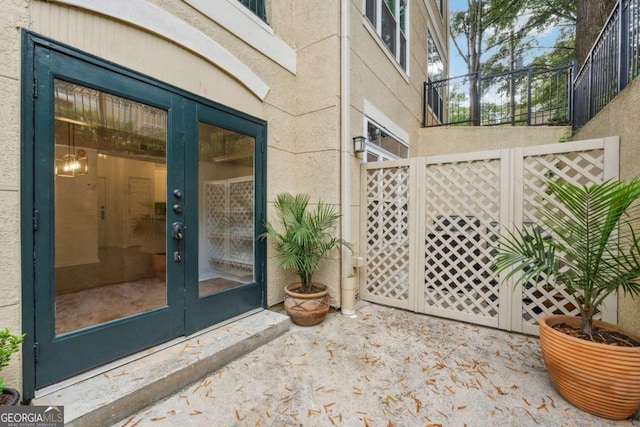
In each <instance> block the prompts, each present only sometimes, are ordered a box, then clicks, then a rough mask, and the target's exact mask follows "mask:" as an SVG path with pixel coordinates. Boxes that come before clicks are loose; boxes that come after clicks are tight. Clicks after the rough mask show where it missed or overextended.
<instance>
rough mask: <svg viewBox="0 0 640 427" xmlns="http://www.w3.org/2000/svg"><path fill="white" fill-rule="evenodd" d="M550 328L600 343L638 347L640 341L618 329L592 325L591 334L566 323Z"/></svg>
mask: <svg viewBox="0 0 640 427" xmlns="http://www.w3.org/2000/svg"><path fill="white" fill-rule="evenodd" d="M552 328H553V329H555V330H556V331H558V332H562V333H563V334H567V335H569V336H572V337H575V338H580V339H583V340H587V341H591V342H596V343H600V344H609V345H619V346H622V347H640V341H638V340H636V339H635V338H633V337H630V336H629V335H627V334H625V333H623V332H620V331H610V330H607V329H604V328H598V327H594V328H593V334H591V335H588V334H583V333H581V332H580V328H576V327H573V326H571V325H567V324H566V323H559V324H557V325H553V326H552Z"/></svg>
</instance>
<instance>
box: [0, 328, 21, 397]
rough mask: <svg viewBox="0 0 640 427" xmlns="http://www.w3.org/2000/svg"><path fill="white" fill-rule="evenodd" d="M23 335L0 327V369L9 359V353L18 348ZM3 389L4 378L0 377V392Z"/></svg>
mask: <svg viewBox="0 0 640 427" xmlns="http://www.w3.org/2000/svg"><path fill="white" fill-rule="evenodd" d="M22 341H24V335H13V334H12V333H11V330H10V329H9V328H4V329H0V370H2V369H3V368H5V367H6V366H7V365H8V364H9V361H10V360H11V355H12V354H13V353H15V352H17V351H18V350H19V349H20V344H22ZM2 390H4V380H2V379H0V392H2Z"/></svg>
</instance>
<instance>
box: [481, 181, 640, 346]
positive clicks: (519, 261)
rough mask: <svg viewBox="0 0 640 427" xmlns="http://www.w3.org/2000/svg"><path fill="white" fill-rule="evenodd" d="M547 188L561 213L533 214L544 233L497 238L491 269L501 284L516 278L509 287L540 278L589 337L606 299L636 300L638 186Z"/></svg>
mask: <svg viewBox="0 0 640 427" xmlns="http://www.w3.org/2000/svg"><path fill="white" fill-rule="evenodd" d="M548 185H549V190H550V191H549V194H550V195H551V196H555V197H556V200H557V201H558V202H559V204H560V205H561V206H562V209H557V208H554V207H553V206H545V207H540V208H539V211H540V213H541V214H542V218H543V224H544V226H545V228H546V230H545V231H543V229H542V228H541V227H537V226H534V227H533V228H531V229H530V230H529V229H526V228H525V229H523V230H518V231H516V232H515V233H511V232H509V234H508V235H507V236H503V238H502V239H501V242H500V247H499V248H498V253H497V256H496V260H495V263H494V268H495V269H496V271H497V272H498V273H499V272H502V271H505V270H507V269H511V271H510V272H509V274H507V275H506V277H505V280H507V279H508V278H510V277H513V276H515V275H518V274H519V276H518V278H517V280H516V283H515V285H519V284H523V285H525V286H527V285H531V283H532V282H533V283H536V282H539V281H540V279H541V278H542V277H546V280H547V281H548V283H554V282H555V285H556V286H564V287H565V289H566V290H567V291H568V292H569V295H570V296H571V299H572V300H573V303H574V304H575V306H576V307H577V308H578V309H579V310H580V316H581V333H583V334H587V335H591V334H592V332H593V315H594V314H595V313H597V312H598V311H599V306H600V304H602V302H603V301H604V299H605V298H606V297H607V296H608V295H610V294H612V293H614V292H616V291H617V290H619V289H622V290H623V291H624V292H625V293H628V294H630V295H631V296H632V297H635V296H637V295H639V294H640V282H639V281H638V277H640V237H638V236H637V235H636V232H635V231H634V228H633V227H634V224H638V222H637V221H638V220H640V215H639V211H638V206H637V204H635V203H634V202H636V201H637V200H638V199H639V198H640V180H639V179H638V178H635V179H633V180H631V181H628V182H627V181H613V180H609V181H605V182H603V183H601V184H594V185H588V186H586V185H585V186H579V185H574V184H571V183H567V182H564V183H556V182H553V181H548ZM632 205H634V206H632Z"/></svg>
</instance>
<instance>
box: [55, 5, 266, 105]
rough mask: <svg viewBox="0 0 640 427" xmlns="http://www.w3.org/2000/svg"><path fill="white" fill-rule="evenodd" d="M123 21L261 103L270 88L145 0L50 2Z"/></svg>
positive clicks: (201, 35) (217, 47) (208, 40)
mask: <svg viewBox="0 0 640 427" xmlns="http://www.w3.org/2000/svg"><path fill="white" fill-rule="evenodd" d="M50 1H54V2H56V3H61V4H66V5H69V6H74V7H77V8H80V9H84V10H89V11H92V12H95V13H98V14H101V15H105V16H108V17H110V18H113V19H116V20H119V21H123V22H126V23H128V24H131V25H134V26H136V27H139V28H142V29H143V30H146V31H148V32H151V33H153V34H156V35H158V36H160V37H162V38H165V39H167V40H170V41H172V42H174V43H176V44H178V45H180V46H182V47H184V48H185V49H188V50H189V51H191V52H193V53H195V54H197V55H199V56H201V57H202V58H204V59H205V60H207V61H208V62H210V63H211V64H213V65H215V66H216V67H218V68H220V69H222V70H224V71H225V72H226V73H228V74H229V75H230V76H232V77H233V78H234V79H236V80H238V81H239V82H240V83H241V84H242V85H244V86H245V87H246V88H247V89H249V90H250V91H251V92H253V93H254V94H255V95H256V96H257V97H258V98H260V100H263V101H264V99H265V97H266V96H267V93H269V86H268V85H267V84H266V83H265V82H264V81H263V80H262V79H261V78H260V77H258V75H257V74H255V73H254V72H253V71H252V70H251V69H250V68H249V67H247V66H246V65H245V64H244V63H242V62H241V61H240V60H239V59H238V58H236V57H235V56H234V55H233V54H231V52H229V51H228V50H226V49H225V48H223V47H222V46H220V45H219V44H218V43H216V42H215V41H214V40H212V39H211V38H209V37H207V36H206V35H205V34H204V33H202V32H201V31H200V30H198V29H196V28H194V27H192V26H191V25H189V24H187V23H186V22H184V21H182V20H181V19H179V18H177V17H176V16H174V15H171V14H170V13H168V12H167V11H165V10H163V9H161V8H159V7H157V6H155V5H153V4H151V3H149V2H147V1H145V0H109V1H104V0H50Z"/></svg>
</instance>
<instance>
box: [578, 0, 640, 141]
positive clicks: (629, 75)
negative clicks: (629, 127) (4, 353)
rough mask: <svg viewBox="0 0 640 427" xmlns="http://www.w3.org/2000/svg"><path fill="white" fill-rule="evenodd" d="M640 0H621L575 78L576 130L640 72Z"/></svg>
mask: <svg viewBox="0 0 640 427" xmlns="http://www.w3.org/2000/svg"><path fill="white" fill-rule="evenodd" d="M639 8H640V0H618V2H617V4H616V6H615V7H614V9H613V11H612V12H611V15H610V16H609V20H608V21H607V23H606V24H605V26H604V27H603V28H602V31H601V32H600V36H599V37H598V39H597V40H596V42H595V43H594V45H593V47H592V48H591V52H590V53H589V56H588V57H587V59H586V61H585V63H584V65H583V66H582V68H581V69H580V72H578V74H577V76H576V79H575V81H574V94H575V99H574V106H575V108H574V115H573V129H574V130H577V129H579V128H581V127H582V126H584V125H585V124H586V123H587V122H588V121H589V120H591V118H592V117H593V116H595V115H596V114H598V112H600V110H602V109H603V108H604V107H605V106H606V105H607V104H608V103H609V102H610V101H611V100H612V99H613V98H614V97H615V96H616V95H617V94H618V93H620V91H622V90H623V89H624V88H625V87H627V86H628V84H629V83H630V82H632V81H633V79H635V78H636V77H637V76H638V74H639V71H640V55H639V54H640V10H639Z"/></svg>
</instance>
